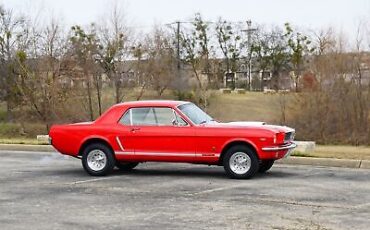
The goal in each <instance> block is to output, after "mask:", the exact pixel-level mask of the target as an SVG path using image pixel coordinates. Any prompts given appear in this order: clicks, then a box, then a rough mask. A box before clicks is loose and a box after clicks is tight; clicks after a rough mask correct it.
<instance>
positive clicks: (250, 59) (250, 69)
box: [243, 20, 257, 91]
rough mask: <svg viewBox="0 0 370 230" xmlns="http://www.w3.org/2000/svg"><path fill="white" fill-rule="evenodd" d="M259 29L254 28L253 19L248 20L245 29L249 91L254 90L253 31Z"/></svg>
mask: <svg viewBox="0 0 370 230" xmlns="http://www.w3.org/2000/svg"><path fill="white" fill-rule="evenodd" d="M256 30H257V29H255V28H252V21H251V20H248V21H247V29H246V30H243V31H244V32H247V36H248V37H247V39H248V56H249V57H248V88H249V91H252V50H251V49H252V46H251V35H252V32H254V31H256Z"/></svg>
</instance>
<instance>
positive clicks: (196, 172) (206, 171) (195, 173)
mask: <svg viewBox="0 0 370 230" xmlns="http://www.w3.org/2000/svg"><path fill="white" fill-rule="evenodd" d="M113 174H114V175H132V176H139V177H150V176H166V177H177V178H178V177H184V178H191V177H193V178H207V177H208V178H218V179H229V177H228V176H227V175H226V173H225V172H224V171H223V168H222V167H218V168H217V167H214V168H211V167H210V168H186V169H180V170H178V169H175V168H174V169H169V168H166V169H163V168H157V169H153V168H150V169H147V168H143V169H141V168H137V169H134V170H132V171H130V172H122V171H119V170H114V172H113ZM297 175H298V173H297V174H296V173H291V172H286V171H284V170H272V171H269V172H266V173H257V174H256V175H255V176H254V177H253V179H264V178H286V177H292V176H297Z"/></svg>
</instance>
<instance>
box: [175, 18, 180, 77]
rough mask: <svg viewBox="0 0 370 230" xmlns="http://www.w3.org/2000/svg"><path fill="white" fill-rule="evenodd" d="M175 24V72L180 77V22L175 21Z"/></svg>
mask: <svg viewBox="0 0 370 230" xmlns="http://www.w3.org/2000/svg"><path fill="white" fill-rule="evenodd" d="M176 24H177V31H176V37H177V44H176V48H177V71H178V73H179V76H180V68H181V63H180V25H181V22H180V21H177V22H176Z"/></svg>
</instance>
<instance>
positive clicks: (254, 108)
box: [207, 92, 280, 122]
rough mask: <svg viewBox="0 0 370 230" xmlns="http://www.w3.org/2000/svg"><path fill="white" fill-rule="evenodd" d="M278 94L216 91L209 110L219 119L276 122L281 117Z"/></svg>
mask: <svg viewBox="0 0 370 230" xmlns="http://www.w3.org/2000/svg"><path fill="white" fill-rule="evenodd" d="M278 98H279V95H278V94H263V93H260V92H246V93H245V94H234V93H232V94H220V93H214V95H213V97H211V100H210V102H211V103H210V106H209V108H208V109H207V112H208V113H209V114H210V115H212V116H213V117H214V118H215V119H216V120H219V121H225V122H226V121H246V120H247V121H265V122H276V121H278V120H279V117H280V109H279V103H278Z"/></svg>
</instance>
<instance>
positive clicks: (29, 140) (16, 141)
mask: <svg viewBox="0 0 370 230" xmlns="http://www.w3.org/2000/svg"><path fill="white" fill-rule="evenodd" d="M0 144H25V145H47V144H48V143H47V142H44V141H38V140H37V139H36V138H0Z"/></svg>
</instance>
